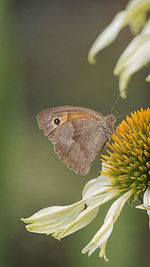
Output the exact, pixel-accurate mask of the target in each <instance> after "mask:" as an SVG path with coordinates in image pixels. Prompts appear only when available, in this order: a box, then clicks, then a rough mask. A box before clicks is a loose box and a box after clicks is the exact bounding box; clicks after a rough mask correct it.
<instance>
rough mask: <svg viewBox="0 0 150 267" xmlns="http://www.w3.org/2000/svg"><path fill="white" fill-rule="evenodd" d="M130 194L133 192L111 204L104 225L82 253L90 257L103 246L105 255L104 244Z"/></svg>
mask: <svg viewBox="0 0 150 267" xmlns="http://www.w3.org/2000/svg"><path fill="white" fill-rule="evenodd" d="M132 194H133V191H128V192H127V193H125V194H124V195H123V196H121V197H119V198H118V199H117V200H116V201H115V202H114V203H113V204H112V206H111V207H110V209H109V210H108V213H107V215H106V218H105V220H104V224H103V225H102V227H101V228H100V230H99V231H98V232H97V233H96V235H95V236H94V237H93V239H92V240H91V241H90V243H89V244H88V245H87V246H86V247H85V248H84V249H83V250H82V253H86V252H88V255H89V256H90V255H91V254H92V253H93V252H94V251H95V250H96V249H97V248H98V247H99V248H101V246H102V245H103V244H104V245H103V253H102V255H105V249H106V243H105V242H107V240H108V238H109V237H110V235H111V232H112V230H113V225H114V223H115V222H116V220H117V219H118V217H119V215H120V212H121V210H122V208H123V206H124V204H125V203H126V201H127V200H128V199H129V198H130V197H131V195H132ZM100 256H101V254H100Z"/></svg>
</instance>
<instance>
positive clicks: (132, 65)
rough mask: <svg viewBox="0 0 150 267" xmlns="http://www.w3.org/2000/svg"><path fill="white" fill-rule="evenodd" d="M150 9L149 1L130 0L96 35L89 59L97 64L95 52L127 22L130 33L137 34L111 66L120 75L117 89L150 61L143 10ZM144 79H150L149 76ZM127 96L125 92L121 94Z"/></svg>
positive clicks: (149, 25) (149, 24) (148, 28)
mask: <svg viewBox="0 0 150 267" xmlns="http://www.w3.org/2000/svg"><path fill="white" fill-rule="evenodd" d="M149 10H150V0H142V1H141V0H131V1H129V3H128V5H127V7H126V9H125V10H123V11H121V12H119V13H118V14H117V15H116V16H115V18H114V19H113V21H112V22H111V23H110V25H109V26H107V27H106V29H105V30H104V31H103V32H102V33H101V34H100V35H99V36H98V38H97V39H96V41H95V42H94V43H93V45H92V47H91V49H90V51H89V55H88V60H89V62H90V63H91V64H94V63H96V60H95V57H96V55H97V53H98V52H99V51H100V50H102V49H103V48H104V47H106V46H108V45H109V44H111V43H112V42H113V41H114V40H115V39H116V37H117V35H118V34H119V32H120V30H121V29H122V28H124V27H125V26H127V25H129V26H130V29H131V31H132V33H133V34H138V33H139V32H140V30H141V29H142V28H143V27H144V25H145V27H144V28H143V30H142V32H141V33H140V34H138V35H137V37H135V38H134V39H133V40H132V41H131V43H130V44H129V45H128V47H127V48H126V49H125V51H124V52H123V54H122V55H121V57H120V59H119V60H118V62H117V64H116V67H115V69H114V74H115V75H119V89H120V91H122V89H124V88H126V87H127V85H128V82H129V80H130V78H131V75H132V74H134V73H135V72H137V71H138V70H139V69H141V68H142V67H143V66H145V65H146V64H147V63H148V62H149V61H150V56H149V55H150V20H148V22H147V23H146V13H147V12H148V11H149ZM146 81H148V82H149V81H150V79H149V76H148V77H147V78H146ZM121 96H122V97H126V92H125V91H123V92H122V93H121Z"/></svg>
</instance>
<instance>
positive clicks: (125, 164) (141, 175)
mask: <svg viewBox="0 0 150 267" xmlns="http://www.w3.org/2000/svg"><path fill="white" fill-rule="evenodd" d="M111 140H112V143H111V144H110V143H108V144H107V145H108V149H107V150H106V151H107V153H108V155H102V159H101V160H102V161H103V162H105V163H106V164H107V166H108V167H107V168H106V169H105V171H102V174H103V175H105V176H108V177H110V178H112V184H111V186H113V187H115V188H116V189H118V190H119V191H120V192H124V191H128V190H131V189H132V190H133V191H134V192H135V193H136V194H140V193H143V192H144V191H145V190H146V189H147V188H148V187H150V108H147V109H145V110H144V109H142V108H141V110H138V111H135V112H134V113H131V116H127V117H126V119H125V120H123V121H122V122H121V123H120V124H119V125H118V126H117V128H116V131H115V132H114V134H113V135H112V136H111Z"/></svg>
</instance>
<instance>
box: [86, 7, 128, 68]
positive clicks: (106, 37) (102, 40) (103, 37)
mask: <svg viewBox="0 0 150 267" xmlns="http://www.w3.org/2000/svg"><path fill="white" fill-rule="evenodd" d="M124 16H125V11H121V12H119V13H118V14H117V15H116V16H115V18H114V19H113V21H112V22H111V23H110V24H109V25H108V26H107V27H106V28H105V30H104V31H103V32H102V33H101V34H100V35H99V36H98V38H97V39H96V40H95V42H94V43H93V45H92V47H91V49H90V51H89V55H88V60H89V62H90V63H91V64H95V63H96V60H95V57H96V54H97V53H98V52H99V51H100V50H102V49H103V48H104V47H106V46H108V45H109V44H111V43H112V42H113V41H114V40H115V38H116V37H117V35H118V33H119V32H120V30H121V28H122V23H123V20H124Z"/></svg>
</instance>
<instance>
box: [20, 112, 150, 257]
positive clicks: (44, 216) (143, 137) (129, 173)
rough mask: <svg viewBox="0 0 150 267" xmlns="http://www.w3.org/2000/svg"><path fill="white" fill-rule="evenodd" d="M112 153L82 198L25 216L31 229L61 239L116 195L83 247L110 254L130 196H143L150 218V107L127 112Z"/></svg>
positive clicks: (144, 205)
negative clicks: (113, 235) (110, 244)
mask: <svg viewBox="0 0 150 267" xmlns="http://www.w3.org/2000/svg"><path fill="white" fill-rule="evenodd" d="M111 138H112V144H108V146H109V148H110V149H107V152H108V154H109V155H108V156H106V155H103V156H102V161H103V165H102V173H101V175H100V176H99V177H98V178H96V179H92V180H91V181H89V182H88V183H87V184H86V185H85V187H84V189H83V192H82V199H81V200H80V201H78V202H76V203H75V204H72V205H68V206H64V207H62V206H54V207H49V208H46V209H43V210H40V211H39V212H37V213H35V214H34V215H32V216H31V217H29V218H27V219H22V221H24V222H25V223H27V224H28V225H27V226H26V228H27V230H28V231H30V232H36V233H43V234H47V235H52V236H53V237H54V238H56V239H59V240H60V239H61V238H63V237H65V236H67V235H69V234H72V233H73V232H75V231H77V230H79V229H81V228H83V227H84V226H86V225H88V224H89V223H90V222H91V221H92V220H93V219H94V218H95V217H96V215H97V213H98V211H99V207H100V206H101V205H103V204H104V203H106V202H108V201H109V200H111V199H113V198H116V200H115V201H114V202H113V204H112V205H111V207H110V208H109V210H108V212H107V214H106V217H105V219H104V224H103V225H102V226H101V227H100V229H99V230H98V232H97V233H96V234H95V236H94V237H93V238H92V240H91V241H90V242H89V244H87V246H86V247H85V248H84V249H83V250H82V253H86V252H88V255H89V256H90V255H91V254H92V253H93V252H94V251H95V250H96V249H97V248H100V254H99V256H100V257H104V259H105V260H106V261H107V260H108V259H107V257H106V246H107V242H108V239H109V237H110V235H111V233H112V231H113V227H114V224H115V222H116V221H117V219H118V217H119V215H120V213H121V210H122V208H123V206H124V205H125V203H126V202H127V200H128V199H130V201H132V202H135V201H136V200H138V199H139V201H141V205H139V206H137V208H140V209H145V210H146V211H147V214H148V216H149V221H150V109H149V108H147V109H146V110H143V109H141V110H140V111H137V112H134V113H131V117H129V116H127V118H126V121H125V120H123V121H122V122H121V124H120V125H119V126H118V127H117V129H116V131H115V133H114V134H113V135H112V137H111ZM149 224H150V223H149Z"/></svg>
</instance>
